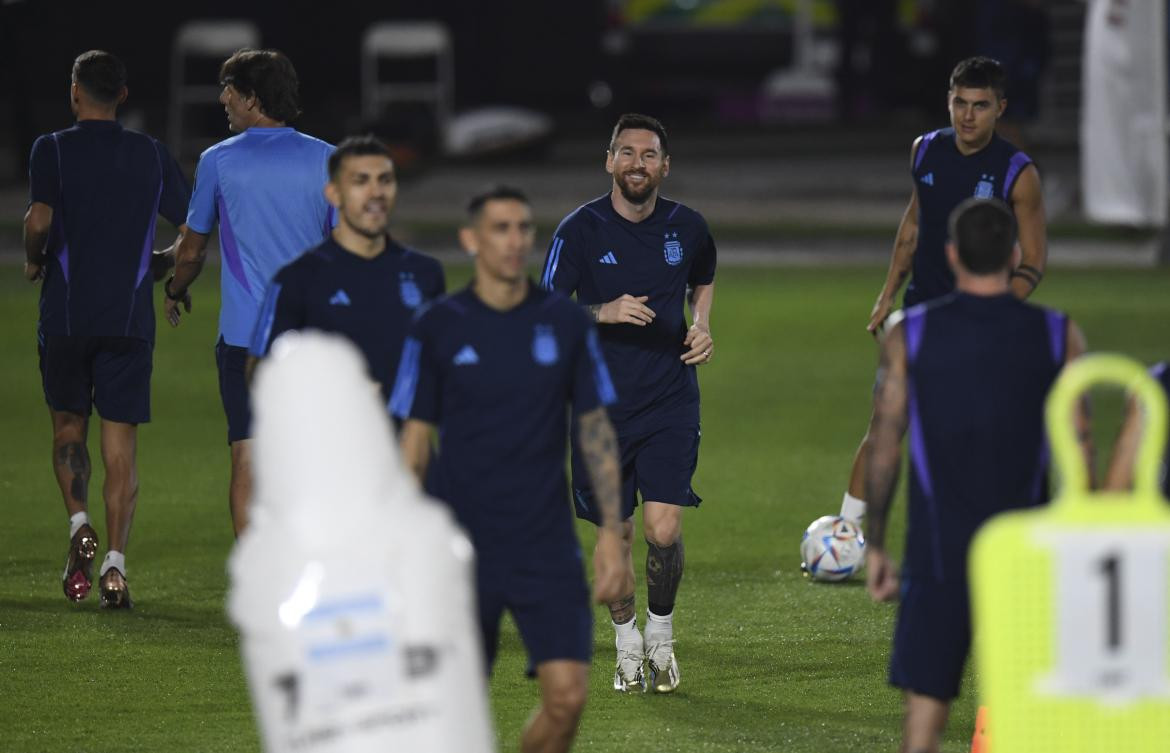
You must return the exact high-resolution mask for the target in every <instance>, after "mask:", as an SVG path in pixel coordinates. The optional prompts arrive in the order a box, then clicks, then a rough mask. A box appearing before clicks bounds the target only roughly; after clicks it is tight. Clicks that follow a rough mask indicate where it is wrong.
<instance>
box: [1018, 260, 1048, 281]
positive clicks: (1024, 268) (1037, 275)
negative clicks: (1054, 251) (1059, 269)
mask: <svg viewBox="0 0 1170 753" xmlns="http://www.w3.org/2000/svg"><path fill="white" fill-rule="evenodd" d="M1016 271H1017V272H1023V273H1025V274H1029V275H1031V276H1032V277H1033V278H1034V279H1035V280H1036V282H1040V281H1041V280H1043V279H1044V273H1043V272H1041V271H1040V270H1039V269H1036V268H1035V267H1033V266H1032V265H1031V264H1021V265H1020V266H1018V267H1016Z"/></svg>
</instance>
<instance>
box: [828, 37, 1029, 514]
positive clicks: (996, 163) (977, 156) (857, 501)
mask: <svg viewBox="0 0 1170 753" xmlns="http://www.w3.org/2000/svg"><path fill="white" fill-rule="evenodd" d="M1005 77H1006V74H1005V72H1004V69H1003V66H1001V65H1000V64H999V63H998V62H996V61H995V60H992V59H991V58H986V57H973V58H968V59H966V60H963V61H961V62H960V63H959V64H958V65H956V66H955V68H954V70H953V71H952V72H951V79H950V88H949V90H948V93H947V110H948V112H949V113H950V120H951V125H950V127H949V128H942V129H940V130H937V131H931V132H930V133H925V134H923V135H921V136H919V137H918V138H917V139H915V140H914V145H913V146H912V147H911V148H910V172H911V175H912V176H913V178H914V186H913V188H912V189H911V191H910V204H909V206H907V207H906V211H905V213H904V214H903V215H902V221H901V222H900V223H899V224H898V233H897V236H896V237H895V239H894V251H893V255H892V257H891V258H890V268H889V271H888V273H887V274H886V281H885V284H884V285H882V289H881V292H880V293H878V297H877V301H876V302H874V305H873V312H872V313H871V314H870V318H869V324H868V325H866V329H868V330H869V332H870V333H872V334H874V335H875V336H877V335H878V334H879V333H880V331H881V328H882V325H883V324H884V323H885V321H886V318H887V317H888V316H889V315H890V312H891V311H892V310H893V307H894V298H895V297H896V296H897V294H898V290H899V289H900V288H901V287H902V283H903V282H905V281H906V278H907V277H909V278H910V284H909V285H908V286H907V288H906V295H905V296H904V298H903V300H902V303H903V306H904V307H910V306H913V305H914V304H916V303H922V302H923V301H929V300H932V299H934V298H938V297H939V296H942V295H946V294H947V293H950V292H951V291H952V290H954V288H955V276H954V274H953V273H952V272H951V270H950V267H949V266H948V264H947V260H946V254H945V252H944V247H945V245H946V240H947V221H948V217H950V214H951V212H952V211H954V209H955V207H957V206H958V205H959V204H960V203H961V202H962V201H963V200H964V199H967V198H971V197H976V198H992V197H994V198H997V199H1002V200H1003V201H1005V202H1007V203H1008V204H1009V205H1010V207H1011V210H1012V213H1013V215H1014V217H1015V221H1016V228H1017V241H1018V243H1019V246H1020V252H1021V256H1020V261H1019V263H1017V264H1016V265H1014V267H1013V269H1012V272H1011V291H1012V293H1013V294H1014V295H1015V296H1016V297H1017V298H1019V299H1021V300H1022V299H1025V298H1027V297H1028V296H1029V295H1031V293H1032V291H1033V290H1035V289H1036V286H1037V285H1039V284H1040V280H1041V279H1042V278H1043V276H1044V269H1045V265H1046V263H1047V258H1048V250H1047V245H1046V244H1047V241H1046V230H1045V219H1044V201H1043V196H1042V194H1041V189H1040V173H1039V172H1037V170H1036V166H1035V165H1034V164H1033V163H1032V159H1031V158H1030V157H1029V156H1028V155H1027V154H1025V153H1024V152H1022V151H1020V150H1019V149H1017V148H1016V147H1014V146H1012V145H1011V144H1009V143H1008V142H1007V141H1005V140H1003V139H1002V138H1000V137H999V136H998V135H997V134H996V132H995V127H996V123H997V122H998V121H999V119H1000V117H1001V116H1002V115H1003V113H1004V111H1005V110H1006V109H1007V106H1008V100H1007V99H1006V98H1005V97H1004V80H1005ZM869 441H870V437H869V435H866V437H865V438H864V439H862V441H861V445H860V446H859V447H858V448H857V454H856V456H855V457H854V459H853V469H852V472H851V473H850V476H849V488H848V490H847V491H846V493H845V496H844V498H843V500H842V503H841V515H843V516H844V517H847V518H850V519H853V520H861V518H862V517H863V516H864V515H865V501H864V500H865V496H864V494H865V490H864V484H865V457H866V455H867V452H868V451H867V449H866V448H867V447H868V444H869Z"/></svg>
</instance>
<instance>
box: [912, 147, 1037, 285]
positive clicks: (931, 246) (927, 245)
mask: <svg viewBox="0 0 1170 753" xmlns="http://www.w3.org/2000/svg"><path fill="white" fill-rule="evenodd" d="M1030 164H1032V158H1031V157H1029V156H1028V155H1027V154H1025V153H1023V152H1021V151H1020V150H1019V149H1017V148H1016V147H1014V146H1012V145H1011V144H1010V143H1008V142H1007V141H1005V140H1004V139H1002V138H1000V137H999V135H998V134H995V133H992V135H991V141H990V142H989V143H988V144H987V146H985V147H983V148H982V149H980V150H979V151H978V152H975V153H974V154H968V155H963V154H962V153H960V152H959V147H958V146H957V145H956V143H955V129H954V128H943V129H940V130H937V131H931V132H930V133H926V134H923V135H922V138H921V141H919V142H918V150H917V151H916V152H915V153H914V166H913V169H912V170H911V173H912V175H913V177H914V187H915V190H916V192H917V194H918V244H917V246H915V248H914V261H913V268H912V274H911V276H910V284H909V285H908V286H907V287H906V294H905V297H904V298H903V305H904V306H906V307H909V306H913V305H914V304H916V303H922V302H923V301H929V300H931V299H933V298H938V297H939V296H943V295H946V294H948V293H950V292H952V291H954V289H955V275H954V273H953V272H951V268H950V267H949V266H948V265H947V257H946V250H945V249H946V243H947V236H948V235H949V229H948V228H947V222H948V221H949V220H950V216H951V212H952V211H954V209H955V207H957V206H959V204H961V203H963V202H964V201H966V200H967V199H969V198H971V197H973V196H974V197H979V198H984V199H990V198H996V199H1000V200H1002V201H1005V202H1007V203H1008V204H1011V203H1012V199H1011V196H1012V189H1013V188H1015V185H1016V181H1017V180H1018V179H1019V177H1020V173H1021V172H1023V170H1024V168H1025V167H1027V166H1028V165H1030Z"/></svg>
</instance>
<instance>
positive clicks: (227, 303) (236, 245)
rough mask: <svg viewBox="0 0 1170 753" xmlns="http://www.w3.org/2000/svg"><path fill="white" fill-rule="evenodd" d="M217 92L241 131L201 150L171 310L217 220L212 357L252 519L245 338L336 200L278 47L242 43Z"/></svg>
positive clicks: (241, 505) (327, 226)
mask: <svg viewBox="0 0 1170 753" xmlns="http://www.w3.org/2000/svg"><path fill="white" fill-rule="evenodd" d="M219 78H220V84H221V85H222V86H223V92H222V93H221V94H220V97H219V101H220V102H221V103H222V104H223V106H224V111H225V112H226V113H227V119H228V126H229V128H230V129H231V130H232V132H234V133H236V134H237V135H235V136H233V137H231V138H229V139H226V140H225V141H221V142H220V143H218V144H216V145H215V146H213V147H211V148H209V149H208V150H207V151H205V152H204V153H203V155H202V156H201V157H200V159H199V167H198V168H197V169H196V172H195V191H194V193H193V194H192V196H191V206H190V209H189V210H188V213H187V232H186V233H185V234H184V235H183V237H182V239H181V240H180V242H179V244H178V249H177V251H176V253H175V273H174V275H172V276H171V278H170V279H169V280H168V281H167V283H166V286H165V287H164V291H165V292H166V297H167V301H166V312H167V320H168V321H169V322H170V323H171V326H178V324H179V318H180V306H182V307H183V309H185V310H186V311H190V310H191V296H190V293H189V292H188V287H189V286H190V285H191V283H192V282H194V281H195V278H196V277H198V276H199V272H200V271H201V270H202V268H203V261H204V258H205V256H206V249H207V239H208V236H209V235H210V234H211V230H212V228H213V227H214V226H215V224H216V221H218V222H219V243H220V253H221V258H222V264H221V267H222V268H221V270H220V285H221V290H222V303H221V307H220V314H219V341H218V342H217V343H216V347H215V360H216V364H217V366H218V368H219V392H220V397H221V399H222V400H223V406H224V412H225V413H226V414H227V419H228V444H229V446H230V447H231V458H232V477H231V487H230V491H229V499H230V503H231V513H232V525H233V527H234V528H235V532H236V535H237V536H238V535H239V534H240V532H241V531H243V529H244V527H245V526H246V525H247V522H248V509H247V508H248V499H249V497H250V496H251V488H252V473H251V442H250V439H249V438H250V437H251V422H252V411H251V405H250V402H249V398H248V386H247V382H246V380H245V378H244V367H245V362H246V360H247V353H248V350H247V348H248V343H249V342H250V340H251V336H252V330H253V328H254V327H255V324H256V318H257V316H258V315H259V311H260V304H261V303H262V301H263V299H264V291H265V289H266V288H267V287H268V283H269V282H270V281H271V280H272V277H273V275H275V274H276V272H277V270H279V269H280V268H281V267H283V266H284V265H286V264H288V263H289V262H290V261H292V260H293V259H295V258H296V257H298V256H300V254H301V253H302V252H304V251H305V250H306V249H308V248H311V247H313V246H316V245H318V244H320V243H321V242H322V241H323V240H325V239H326V238H328V237H329V231H330V230H331V229H332V227H333V224H334V214H333V210H332V208H331V207H330V205H329V202H328V201H326V199H325V194H324V187H325V184H326V182H328V180H329V169H328V162H329V155H330V154H332V152H333V147H332V146H331V145H329V144H327V143H325V142H324V141H321V140H319V139H315V138H313V137H311V136H306V135H305V134H303V133H300V132H298V131H297V130H295V129H293V128H291V127H289V126H288V125H287V123H289V122H291V121H292V120H293V119H295V118H296V117H297V116H298V115H300V109H299V107H298V97H297V86H298V84H297V74H296V71H295V70H294V69H293V66H292V63H291V62H290V61H289V59H288V58H287V57H285V56H284V55H283V54H281V53H279V52H276V51H275V50H249V49H244V50H240V51H239V52H236V53H235V54H234V55H232V56H231V57H230V58H228V59H227V60H226V61H225V62H224V64H223V66H222V68H221V69H220V75H219Z"/></svg>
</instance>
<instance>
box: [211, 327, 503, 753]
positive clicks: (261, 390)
mask: <svg viewBox="0 0 1170 753" xmlns="http://www.w3.org/2000/svg"><path fill="white" fill-rule="evenodd" d="M377 395H378V393H377V390H376V389H375V388H374V386H373V385H372V383H371V382H370V381H369V379H368V378H367V376H366V373H365V367H364V363H363V360H362V357H361V355H360V354H359V353H358V352H357V350H356V349H355V348H354V347H353V346H352V345H350V344H349V343H348V342H346V341H344V340H341V339H340V338H336V337H330V336H327V335H323V334H319V333H313V332H309V333H290V334H288V335H285V336H283V337H281V338H280V339H278V340H277V341H276V343H274V345H273V348H272V354H271V355H270V356H269V357H268V358H267V359H266V360H265V361H264V362H263V363H262V364H261V365H260V367H259V368H258V371H257V374H256V380H255V382H254V384H253V402H254V405H255V424H254V438H255V448H254V449H255V452H254V462H255V472H254V477H255V479H256V483H255V494H254V497H253V501H252V507H251V515H250V520H251V523H250V525H249V527H248V529H247V530H246V532H245V533H244V535H243V536H242V537H241V538H240V540H239V542H238V543H237V544H236V547H235V550H234V551H233V552H232V556H231V559H230V561H229V571H230V575H231V591H230V594H229V596H228V612H229V614H230V616H231V619H232V621H233V622H234V623H235V625H236V626H237V627H238V629H239V630H240V633H241V649H242V653H243V656H244V663H245V668H246V673H247V677H248V684H249V686H250V688H251V694H252V701H253V704H254V707H255V709H256V716H257V719H258V721H259V723H260V730H261V737H262V739H263V742H264V748H265V750H267V751H281V752H283V751H293V750H295V751H301V752H302V753H304V752H310V753H325V752H328V753H337V752H339V751H346V752H347V753H349V752H357V753H364V752H365V751H389V750H401V751H428V752H432V751H460V753H467V752H469V753H477V752H478V751H490V750H492V747H493V745H494V743H493V735H492V731H491V727H490V724H489V721H488V707H487V695H486V681H485V677H484V665H483V657H482V653H481V649H480V646H479V638H478V630H477V628H476V625H475V621H474V619H475V618H474V614H475V613H474V608H475V602H474V596H473V590H472V567H473V562H472V548H471V544H470V542H468V540H467V539H466V538H465V537H464V535H463V534H462V533H461V532H460V531H459V530H458V528H456V526H455V524H454V522H453V520H452V518H451V516H450V514H449V513H448V512H447V511H446V509H445V508H443V507H442V506H440V505H438V504H435V503H433V502H431V501H430V500H428V499H427V498H426V497H424V496H423V495H422V493H421V492H420V491H419V490H418V488H417V485H416V484H415V483H414V481H413V480H412V479H411V477H410V476H409V474H408V472H407V471H406V469H405V468H404V467H403V466H402V465H401V462H400V461H399V458H398V451H397V448H396V447H395V445H394V441H393V431H392V429H391V427H390V422H389V419H388V417H387V415H386V411H385V408H384V407H383V406H382V405H381V401H380V400H379V399H378V396H377Z"/></svg>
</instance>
